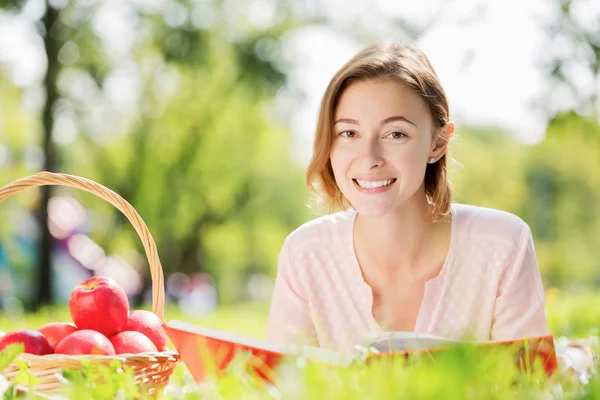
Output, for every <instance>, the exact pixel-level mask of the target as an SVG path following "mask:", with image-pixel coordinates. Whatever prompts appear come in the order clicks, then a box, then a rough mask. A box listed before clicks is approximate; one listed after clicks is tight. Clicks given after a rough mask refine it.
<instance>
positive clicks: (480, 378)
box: [0, 290, 600, 400]
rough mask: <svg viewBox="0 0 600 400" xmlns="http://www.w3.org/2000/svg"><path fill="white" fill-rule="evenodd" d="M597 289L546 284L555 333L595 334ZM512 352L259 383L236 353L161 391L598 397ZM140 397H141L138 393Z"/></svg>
mask: <svg viewBox="0 0 600 400" xmlns="http://www.w3.org/2000/svg"><path fill="white" fill-rule="evenodd" d="M599 305H600V294H594V293H587V294H577V295H568V294H565V293H561V292H558V291H556V290H550V291H548V294H547V299H546V310H547V316H548V322H549V325H550V330H551V332H552V333H553V334H554V335H555V337H556V338H558V337H560V336H567V337H569V338H573V339H574V338H582V337H588V336H590V335H595V334H596V333H597V330H598V327H599V326H600V307H599ZM267 313H268V305H265V304H262V305H261V304H245V305H239V306H230V307H223V308H221V309H219V310H218V311H217V312H215V313H214V314H211V315H210V316H207V317H205V318H190V317H188V316H185V315H182V314H181V313H180V312H179V311H178V310H177V309H176V308H173V307H169V308H167V309H166V310H165V319H166V320H167V321H168V320H171V319H181V320H185V321H188V322H192V323H196V324H200V325H203V326H207V327H211V328H215V329H222V330H227V331H232V332H237V333H240V334H245V335H249V336H253V337H257V338H263V337H264V329H265V326H266V321H267ZM68 320H70V318H69V315H68V311H67V309H66V308H64V307H63V308H58V309H52V310H49V309H47V310H44V311H42V312H39V313H37V314H29V315H23V316H21V317H20V318H18V319H16V320H15V319H10V318H8V317H7V316H0V329H2V330H5V331H10V330H14V329H26V328H27V329H35V328H37V327H39V326H40V325H42V324H44V323H46V322H50V321H68ZM512 363H513V360H512V354H509V353H507V352H502V351H498V352H495V353H493V354H488V355H487V356H486V357H482V355H481V353H479V352H477V351H474V350H473V349H465V348H461V349H456V350H452V351H448V352H446V353H445V354H443V355H438V356H437V357H435V358H434V360H431V359H429V358H416V359H413V360H411V361H410V363H405V362H402V361H400V360H395V361H381V362H376V363H371V364H370V365H366V364H364V363H361V362H358V363H356V364H353V365H351V366H349V367H326V366H322V365H317V364H313V363H307V362H305V360H302V359H293V360H290V361H289V362H287V363H285V364H284V365H282V366H281V367H280V368H279V369H278V370H277V376H278V377H279V380H278V384H277V388H275V387H273V386H269V385H265V384H264V382H263V381H262V380H261V379H260V378H258V376H257V375H256V374H255V373H252V372H251V371H250V370H249V368H248V359H247V357H246V355H240V356H239V357H238V358H237V359H235V360H234V362H233V363H232V364H231V365H230V367H229V368H228V370H227V371H225V372H224V373H223V374H221V375H219V377H218V378H214V379H212V380H209V381H207V382H206V383H205V384H203V385H202V386H197V385H196V384H195V383H194V382H193V381H192V379H191V377H190V375H189V373H188V372H187V370H186V369H185V366H184V365H182V364H180V365H179V366H178V367H177V369H176V371H175V372H174V374H173V375H172V378H171V384H170V385H169V387H168V388H167V390H166V391H165V393H164V397H165V398H168V399H273V398H282V399H327V400H335V399H387V398H406V399H484V398H485V399H520V398H523V399H529V398H540V399H553V398H557V399H558V398H560V399H593V398H600V381H599V380H598V379H597V378H596V377H594V378H593V379H592V380H591V382H590V383H589V384H588V385H583V384H581V383H579V382H577V381H575V380H574V379H573V378H571V377H568V376H563V375H560V374H558V375H554V376H553V377H552V378H548V377H547V376H545V375H543V373H542V372H541V370H539V369H537V370H535V371H534V372H530V373H527V372H519V371H518V369H517V368H514V367H513V366H512ZM69 377H70V379H71V380H72V381H73V384H72V385H71V386H70V388H71V392H70V394H69V395H68V397H69V398H88V399H90V400H92V399H103V398H114V396H117V397H118V398H132V397H135V396H136V395H138V394H139V393H138V392H137V391H138V390H140V388H139V387H138V386H136V385H134V384H132V376H131V375H130V374H128V373H127V371H125V372H123V371H121V370H119V368H118V367H117V366H114V367H113V368H112V369H107V370H105V371H104V372H103V375H102V376H101V377H100V378H101V379H99V381H103V382H105V383H103V384H100V385H96V384H95V383H94V382H97V381H98V376H94V374H92V373H90V372H89V371H88V372H85V371H84V372H83V373H82V372H77V373H72V374H71V375H69ZM142 397H143V396H142Z"/></svg>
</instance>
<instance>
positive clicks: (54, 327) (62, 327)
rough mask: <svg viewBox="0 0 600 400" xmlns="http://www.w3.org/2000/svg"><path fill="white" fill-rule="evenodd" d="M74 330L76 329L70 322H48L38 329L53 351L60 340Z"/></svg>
mask: <svg viewBox="0 0 600 400" xmlns="http://www.w3.org/2000/svg"><path fill="white" fill-rule="evenodd" d="M76 330H77V327H76V326H75V325H74V324H72V323H70V322H50V323H49V324H46V325H43V326H42V327H41V328H40V329H38V331H39V332H41V333H42V335H44V337H45V338H46V340H47V341H48V344H49V345H50V347H52V350H53V351H54V349H55V348H56V346H58V344H59V343H60V341H61V340H63V339H64V338H65V337H67V336H68V335H70V334H71V333H73V332H75V331H76Z"/></svg>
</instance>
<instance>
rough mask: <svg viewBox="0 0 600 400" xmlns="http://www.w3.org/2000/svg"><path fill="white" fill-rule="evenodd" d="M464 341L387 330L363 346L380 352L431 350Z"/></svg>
mask: <svg viewBox="0 0 600 400" xmlns="http://www.w3.org/2000/svg"><path fill="white" fill-rule="evenodd" d="M456 343H462V342H461V341H460V340H454V339H447V338H444V337H441V336H435V335H430V334H427V333H416V332H387V333H384V334H380V335H377V336H376V337H373V338H370V339H367V340H365V341H363V342H361V343H360V345H361V346H364V347H367V348H373V349H375V350H376V351H378V352H380V353H388V352H394V351H407V350H431V349H436V348H443V347H448V346H449V345H451V344H456Z"/></svg>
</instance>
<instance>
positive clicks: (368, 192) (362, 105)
mask: <svg viewBox="0 0 600 400" xmlns="http://www.w3.org/2000/svg"><path fill="white" fill-rule="evenodd" d="M333 134H334V141H333V145H332V149H331V153H330V160H331V166H332V168H333V173H334V176H335V180H336V182H337V185H338V187H339V188H340V190H341V191H342V194H343V195H344V196H345V197H346V199H348V201H349V202H350V203H351V204H352V206H353V207H354V208H355V209H356V210H357V212H358V213H360V214H363V215H366V216H372V217H378V216H382V215H385V214H386V213H388V212H390V211H393V210H395V209H397V208H398V207H401V206H402V205H403V204H405V203H406V202H408V201H415V199H416V200H417V201H420V200H422V199H424V198H425V197H424V194H425V189H424V185H423V183H424V178H425V170H426V167H427V161H428V159H429V158H430V157H434V158H435V160H436V161H437V160H438V159H439V158H440V157H441V156H442V155H443V153H444V152H445V150H446V145H445V144H444V145H442V146H441V147H440V140H436V130H435V129H434V126H433V122H432V118H431V115H430V112H429V107H428V105H427V104H426V103H425V102H424V101H423V100H422V99H421V97H420V96H419V95H417V94H416V93H415V92H413V90H412V89H410V88H409V87H408V86H407V85H405V84H403V83H400V82H397V81H390V80H386V81H383V80H366V81H359V82H355V83H352V84H351V85H350V86H348V87H347V88H346V89H345V90H344V92H343V93H342V95H341V97H340V99H339V102H338V106H337V109H336V110H335V115H334V126H333ZM436 144H437V147H436Z"/></svg>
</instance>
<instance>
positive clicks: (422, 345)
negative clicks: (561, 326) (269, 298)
mask: <svg viewBox="0 0 600 400" xmlns="http://www.w3.org/2000/svg"><path fill="white" fill-rule="evenodd" d="M164 329H165V331H166V333H167V335H168V336H169V338H170V339H171V341H172V342H173V345H174V346H175V348H176V349H177V351H178V352H179V354H180V356H181V359H182V360H183V362H184V364H185V365H186V367H187V368H188V370H189V371H190V373H191V374H192V376H193V377H194V380H195V381H196V383H198V384H200V383H202V382H204V381H205V380H206V378H208V377H209V376H211V375H215V374H217V373H218V372H220V371H222V370H224V369H225V368H227V366H228V365H229V364H230V363H231V361H232V360H233V359H234V357H235V356H236V355H238V354H240V353H242V352H244V353H251V354H252V356H251V357H250V359H249V363H250V365H251V366H252V367H253V369H254V371H255V372H257V373H258V374H259V375H260V376H261V377H262V378H264V379H266V380H268V381H270V382H271V383H275V381H276V379H277V378H276V375H275V369H276V367H277V366H278V365H279V364H280V363H281V362H282V361H283V360H284V359H285V358H287V357H296V356H302V357H303V358H304V359H306V360H308V361H312V362H318V363H322V364H325V365H332V366H343V365H348V364H349V363H351V362H352V361H353V360H355V359H356V358H362V359H365V358H366V360H367V362H369V361H372V360H377V359H381V358H384V357H388V356H391V357H405V358H407V357H410V356H411V355H418V354H420V353H424V352H427V353H429V354H432V355H435V354H436V353H438V352H441V351H444V350H445V349H448V348H451V347H452V346H453V345H472V346H476V347H478V348H481V349H482V350H486V349H490V350H491V349H497V348H499V347H509V348H511V349H512V351H513V352H514V354H515V364H516V365H517V366H519V367H523V366H525V365H529V366H530V367H531V366H533V365H534V363H535V361H536V360H539V361H540V364H541V365H542V366H543V368H544V371H545V373H546V374H547V375H552V374H553V373H554V372H556V370H557V369H558V364H557V359H556V353H555V349H554V338H553V336H552V335H547V336H539V337H532V338H526V339H518V340H510V341H480V342H465V341H459V340H453V339H447V338H443V337H439V336H434V335H429V334H420V333H414V332H389V333H385V334H383V335H380V336H378V337H376V338H373V339H371V340H368V341H365V342H362V343H358V344H357V345H356V346H355V347H354V348H353V350H352V351H351V352H349V353H347V354H342V353H338V352H335V351H332V350H328V349H322V348H319V347H311V346H291V345H284V344H281V343H273V342H269V341H265V340H260V339H255V338H252V337H248V336H244V335H239V334H235V333H232V332H225V331H220V330H215V329H209V328H204V327H201V326H198V325H194V324H189V323H186V322H182V321H171V322H169V323H168V324H165V325H164Z"/></svg>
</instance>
